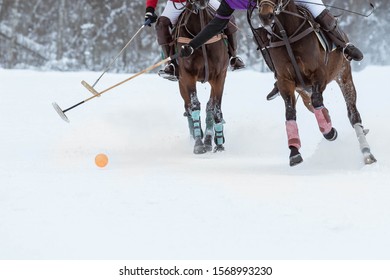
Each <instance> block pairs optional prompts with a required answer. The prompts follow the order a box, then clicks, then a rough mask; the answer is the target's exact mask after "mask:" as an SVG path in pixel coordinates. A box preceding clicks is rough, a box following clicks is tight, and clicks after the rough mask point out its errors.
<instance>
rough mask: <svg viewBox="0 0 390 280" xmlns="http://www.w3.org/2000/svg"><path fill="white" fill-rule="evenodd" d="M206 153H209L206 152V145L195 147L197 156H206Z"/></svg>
mask: <svg viewBox="0 0 390 280" xmlns="http://www.w3.org/2000/svg"><path fill="white" fill-rule="evenodd" d="M206 152H207V150H206V147H205V146H204V145H202V146H195V147H194V154H196V155H201V154H204V153H206Z"/></svg>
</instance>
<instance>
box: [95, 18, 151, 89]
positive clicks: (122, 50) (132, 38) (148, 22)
mask: <svg viewBox="0 0 390 280" xmlns="http://www.w3.org/2000/svg"><path fill="white" fill-rule="evenodd" d="M149 24H150V19H148V20H146V21H145V23H144V24H143V25H142V26H141V27H140V28H139V29H138V30H137V32H136V33H135V34H134V36H133V37H131V38H130V40H129V41H128V42H127V44H126V45H125V46H124V47H123V48H122V49H121V51H120V52H119V53H118V54H117V55H116V56H115V57H114V59H113V60H112V61H111V62H110V64H109V65H108V66H107V67H106V68H105V69H104V71H103V73H102V74H101V75H100V76H99V78H97V80H96V81H95V82H94V83H93V85H92V88H94V87H95V86H96V84H97V83H98V82H99V81H100V79H101V78H102V77H103V75H104V74H106V72H107V71H108V70H109V69H110V68H111V66H112V65H113V64H114V62H115V61H116V60H117V59H118V57H119V56H120V55H121V54H122V53H123V52H124V50H125V49H126V48H127V47H128V46H129V45H130V43H131V42H132V41H133V40H134V38H135V37H136V36H137V35H138V33H140V32H141V30H142V29H143V28H144V27H145V26H146V25H149Z"/></svg>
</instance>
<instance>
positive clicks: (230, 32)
mask: <svg viewBox="0 0 390 280" xmlns="http://www.w3.org/2000/svg"><path fill="white" fill-rule="evenodd" d="M224 32H225V35H226V36H227V41H228V52H229V58H230V67H231V69H232V70H233V71H234V70H238V69H242V68H245V63H244V62H243V61H242V59H241V58H240V57H239V56H237V35H236V32H237V26H236V22H235V19H234V17H233V16H232V17H231V18H230V22H229V24H228V25H227V27H226V28H225V30H224Z"/></svg>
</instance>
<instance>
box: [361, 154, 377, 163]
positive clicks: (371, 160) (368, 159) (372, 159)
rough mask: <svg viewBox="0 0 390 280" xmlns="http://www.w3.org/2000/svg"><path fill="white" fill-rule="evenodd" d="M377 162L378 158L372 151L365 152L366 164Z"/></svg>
mask: <svg viewBox="0 0 390 280" xmlns="http://www.w3.org/2000/svg"><path fill="white" fill-rule="evenodd" d="M375 162H376V158H375V157H374V156H373V154H371V153H365V154H364V163H365V164H373V163H375Z"/></svg>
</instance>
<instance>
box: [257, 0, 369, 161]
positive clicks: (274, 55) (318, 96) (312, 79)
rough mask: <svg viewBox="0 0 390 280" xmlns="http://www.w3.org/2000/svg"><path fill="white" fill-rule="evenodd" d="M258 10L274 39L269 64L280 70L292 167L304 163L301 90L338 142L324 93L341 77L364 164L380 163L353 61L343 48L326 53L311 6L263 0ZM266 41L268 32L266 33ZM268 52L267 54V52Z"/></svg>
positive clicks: (324, 131) (327, 135)
mask: <svg viewBox="0 0 390 280" xmlns="http://www.w3.org/2000/svg"><path fill="white" fill-rule="evenodd" d="M258 13H259V17H260V21H261V24H262V26H263V27H264V28H265V30H267V32H268V33H269V35H268V38H271V39H270V41H269V42H268V44H267V46H266V53H267V54H268V55H269V57H268V62H269V63H268V64H269V65H270V64H271V66H272V67H273V68H274V69H273V70H274V72H275V76H276V78H277V87H278V88H279V91H280V94H281V96H282V98H283V100H284V103H285V109H286V130H287V138H288V146H289V148H290V150H291V152H290V165H291V166H293V165H296V164H299V163H300V162H302V161H303V159H302V156H301V154H300V152H299V149H300V147H301V141H300V138H299V134H298V126H297V122H296V97H295V91H297V92H298V93H299V94H300V95H301V96H302V99H303V101H304V103H305V105H306V107H307V108H308V109H309V110H310V111H312V112H313V113H314V115H315V117H316V119H317V122H318V126H319V129H320V131H321V133H322V134H323V136H324V137H325V138H326V139H327V140H329V141H333V140H335V139H336V138H337V131H336V129H335V128H333V127H332V122H331V119H330V116H329V113H328V110H327V109H326V108H325V106H324V103H323V92H324V90H325V88H326V86H327V84H328V83H330V82H331V81H333V80H334V81H336V82H337V84H338V85H339V87H340V89H341V91H342V94H343V96H344V99H345V102H346V105H347V111H348V118H349V121H350V123H351V125H352V127H353V128H354V129H355V131H356V135H357V138H358V140H359V144H360V149H361V152H362V153H363V156H364V162H365V163H366V164H371V163H373V162H375V161H376V159H375V157H374V156H373V155H372V154H371V151H370V146H369V145H368V143H367V140H366V137H365V135H366V133H367V132H368V130H365V129H364V128H363V126H362V119H361V117H360V114H359V111H358V109H357V108H356V90H355V86H354V83H353V80H352V74H351V65H350V62H349V61H348V60H347V59H345V58H344V55H343V52H342V50H341V49H335V50H333V51H329V52H327V51H325V50H324V48H323V47H322V45H321V44H320V42H319V39H318V38H317V36H316V30H318V24H316V23H315V22H314V20H313V19H312V18H311V16H310V15H309V13H308V12H307V11H306V10H303V9H301V8H300V7H297V6H296V5H295V3H294V1H293V0H258ZM263 39H264V36H263ZM263 54H264V52H263Z"/></svg>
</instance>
